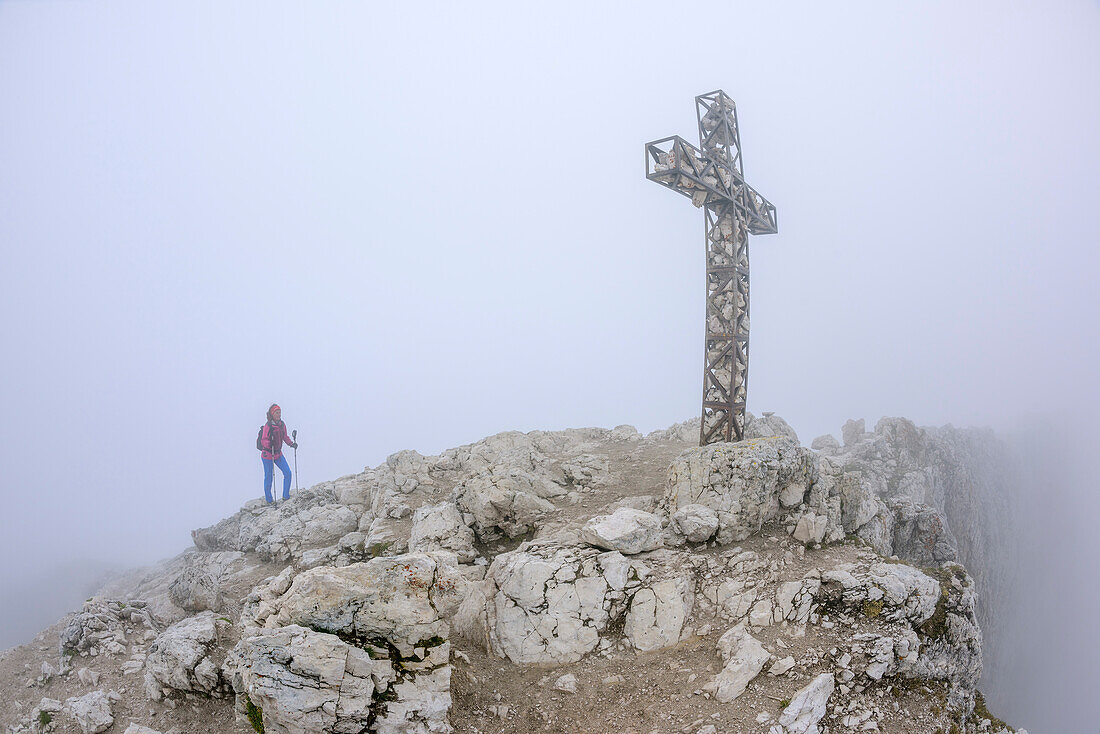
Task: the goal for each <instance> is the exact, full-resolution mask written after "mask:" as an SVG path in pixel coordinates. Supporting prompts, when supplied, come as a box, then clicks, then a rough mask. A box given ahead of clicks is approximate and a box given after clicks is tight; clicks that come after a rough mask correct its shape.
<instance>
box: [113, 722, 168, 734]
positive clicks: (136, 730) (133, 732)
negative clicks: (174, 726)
mask: <svg viewBox="0 0 1100 734" xmlns="http://www.w3.org/2000/svg"><path fill="white" fill-rule="evenodd" d="M122 734H160V732H159V731H157V730H156V729H150V728H149V727H147V726H142V725H141V724H130V725H129V726H128V727H126V731H124V732H123V733H122Z"/></svg>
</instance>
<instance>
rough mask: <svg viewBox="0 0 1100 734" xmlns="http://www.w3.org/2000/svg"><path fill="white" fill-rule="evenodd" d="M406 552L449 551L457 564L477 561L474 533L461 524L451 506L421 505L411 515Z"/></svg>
mask: <svg viewBox="0 0 1100 734" xmlns="http://www.w3.org/2000/svg"><path fill="white" fill-rule="evenodd" d="M409 550H410V551H412V552H414V553H415V552H418V551H433V550H448V551H452V552H453V553H454V554H455V555H456V556H457V557H458V560H459V562H460V563H470V562H471V561H473V560H474V558H476V557H477V552H476V551H475V550H474V531H473V530H472V529H471V528H470V527H469V526H468V525H466V523H464V522H463V521H462V514H461V513H460V512H459V511H458V508H457V507H456V506H455V504H454V503H453V502H440V503H439V504H437V505H422V506H421V507H418V508H417V510H416V512H415V513H413V525H412V531H411V533H410V535H409Z"/></svg>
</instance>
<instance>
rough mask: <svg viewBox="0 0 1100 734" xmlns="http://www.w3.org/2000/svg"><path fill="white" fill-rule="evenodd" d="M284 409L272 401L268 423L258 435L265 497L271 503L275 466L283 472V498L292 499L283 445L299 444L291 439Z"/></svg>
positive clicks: (268, 413) (257, 445)
mask: <svg viewBox="0 0 1100 734" xmlns="http://www.w3.org/2000/svg"><path fill="white" fill-rule="evenodd" d="M282 416H283V410H282V408H280V407H279V406H278V405H277V404H275V403H272V404H271V407H270V408H268V409H267V423H265V424H264V425H263V428H261V429H260V435H259V436H257V437H256V448H258V449H259V450H260V458H261V459H262V460H263V462H264V497H266V498H267V504H269V505H270V504H271V502H272V498H271V482H272V480H273V479H274V478H275V466H276V465H278V467H279V471H281V472H282V473H283V499H284V500H288V499H290V467H289V466H288V465H287V463H286V457H284V456H283V445H284V444H285V445H287V446H290V447H291V448H295V449H296V448H298V444H297V443H295V442H294V441H291V440H290V436H288V435H287V432H286V423H283V418H282Z"/></svg>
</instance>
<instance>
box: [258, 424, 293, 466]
mask: <svg viewBox="0 0 1100 734" xmlns="http://www.w3.org/2000/svg"><path fill="white" fill-rule="evenodd" d="M259 443H260V456H262V457H263V458H265V459H271V460H272V461H274V460H275V459H278V458H279V457H280V456H282V455H283V446H290V445H292V444H291V441H290V436H288V435H287V433H286V423H283V422H282V421H279V422H278V423H274V422H272V421H268V422H267V423H265V424H264V427H263V428H261V429H260V441H259Z"/></svg>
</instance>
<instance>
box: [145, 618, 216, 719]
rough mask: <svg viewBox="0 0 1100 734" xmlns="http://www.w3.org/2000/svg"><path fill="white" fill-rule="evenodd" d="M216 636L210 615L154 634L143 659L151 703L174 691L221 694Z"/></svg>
mask: <svg viewBox="0 0 1100 734" xmlns="http://www.w3.org/2000/svg"><path fill="white" fill-rule="evenodd" d="M219 636H220V635H219V630H218V622H217V621H216V620H215V619H214V613H213V612H203V613H202V614H197V615H195V616H194V617H188V618H187V619H184V620H182V621H180V622H177V623H176V624H174V625H172V626H171V627H169V628H168V629H166V630H165V631H164V632H161V633H160V634H159V635H157V638H156V639H155V640H154V641H153V644H152V645H151V646H150V647H149V654H148V655H147V656H146V658H145V693H146V695H147V696H148V697H149V698H150V699H152V700H154V701H160V700H161V699H163V698H164V697H165V696H168V695H171V694H172V693H174V692H189V693H203V694H206V695H210V696H220V695H222V694H223V693H224V692H225V681H224V680H223V678H222V675H221V665H220V664H219V663H220V661H219V660H218V657H219V654H220V651H219V647H218V642H219Z"/></svg>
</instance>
